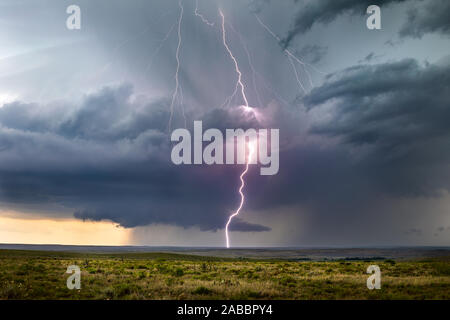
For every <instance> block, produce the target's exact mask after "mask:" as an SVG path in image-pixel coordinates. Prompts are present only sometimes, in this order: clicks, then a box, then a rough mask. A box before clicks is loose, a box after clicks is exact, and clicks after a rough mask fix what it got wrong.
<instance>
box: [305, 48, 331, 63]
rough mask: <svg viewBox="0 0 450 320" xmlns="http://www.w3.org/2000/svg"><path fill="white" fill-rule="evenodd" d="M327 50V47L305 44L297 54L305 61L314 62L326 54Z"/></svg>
mask: <svg viewBox="0 0 450 320" xmlns="http://www.w3.org/2000/svg"><path fill="white" fill-rule="evenodd" d="M327 51H328V48H327V47H322V46H318V45H307V46H304V47H303V48H302V49H301V50H300V51H299V54H300V56H301V57H302V58H304V59H306V61H309V62H310V63H312V64H316V63H318V62H320V61H321V60H322V58H323V57H324V56H325V55H326V54H327Z"/></svg>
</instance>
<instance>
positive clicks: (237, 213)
mask: <svg viewBox="0 0 450 320" xmlns="http://www.w3.org/2000/svg"><path fill="white" fill-rule="evenodd" d="M248 148H249V154H248V158H247V163H246V165H245V170H244V171H243V172H242V173H241V175H240V176H239V179H240V180H241V186H240V187H239V195H240V196H241V202H240V203H239V207H238V208H237V210H236V211H235V212H233V213H232V214H231V215H230V217H229V218H228V222H227V224H226V226H225V237H226V240H227V248H229V247H230V238H229V236H228V226H229V225H230V223H231V220H233V218H234V217H236V216H237V215H239V213H240V212H241V209H242V207H243V206H244V201H245V195H244V193H243V192H242V191H243V190H244V187H245V180H244V177H245V175H246V174H247V172H248V168H249V164H250V160H251V159H252V157H253V154H254V151H255V146H254V145H253V144H251V143H250V142H249V145H248Z"/></svg>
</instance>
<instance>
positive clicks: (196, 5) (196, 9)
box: [194, 0, 214, 27]
mask: <svg viewBox="0 0 450 320" xmlns="http://www.w3.org/2000/svg"><path fill="white" fill-rule="evenodd" d="M194 14H195V15H196V16H197V17H199V18H200V19H202V21H203V22H204V23H206V24H207V25H208V26H211V27H213V26H214V22H209V21H208V19H206V18H205V17H204V16H203V14H201V13H200V12H199V11H198V0H195V10H194Z"/></svg>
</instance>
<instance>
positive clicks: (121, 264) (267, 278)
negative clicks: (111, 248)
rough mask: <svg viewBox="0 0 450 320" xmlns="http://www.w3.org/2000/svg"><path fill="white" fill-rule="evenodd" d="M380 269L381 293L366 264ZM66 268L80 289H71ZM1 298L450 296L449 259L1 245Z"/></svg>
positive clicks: (386, 297)
mask: <svg viewBox="0 0 450 320" xmlns="http://www.w3.org/2000/svg"><path fill="white" fill-rule="evenodd" d="M370 264H376V265H378V266H380V268H381V272H382V281H381V286H382V287H381V289H380V290H368V289H367V287H366V280H367V277H368V276H369V275H368V274H366V269H367V267H368V266H369V265H370ZM69 265H78V266H79V267H80V268H81V271H82V275H81V289H80V290H68V289H67V287H66V280H67V278H68V277H69V274H66V273H65V272H66V269H67V267H68V266H69ZM0 299H450V259H449V258H448V257H447V258H433V259H428V260H423V259H422V260H417V261H393V260H377V261H370V260H367V261H366V260H364V261H362V260H355V261H323V262H312V261H301V262H289V261H275V260H242V259H226V258H211V257H200V256H190V255H181V254H171V253H123V254H81V253H80V254H79V253H58V252H40V251H19V250H0Z"/></svg>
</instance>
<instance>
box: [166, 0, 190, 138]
mask: <svg viewBox="0 0 450 320" xmlns="http://www.w3.org/2000/svg"><path fill="white" fill-rule="evenodd" d="M178 6H179V7H180V15H179V16H178V43H177V50H176V53H175V59H176V60H177V67H176V70H175V89H174V90H173V93H172V101H171V103H170V117H169V124H168V127H169V132H170V130H171V128H172V118H173V108H174V105H175V101H176V100H177V98H178V95H179V94H180V92H181V90H180V80H179V78H178V77H179V72H180V49H181V22H182V21H183V13H184V8H183V4H182V2H181V0H180V1H178ZM182 112H183V118H184V127H186V116H185V113H184V107H183V106H182Z"/></svg>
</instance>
